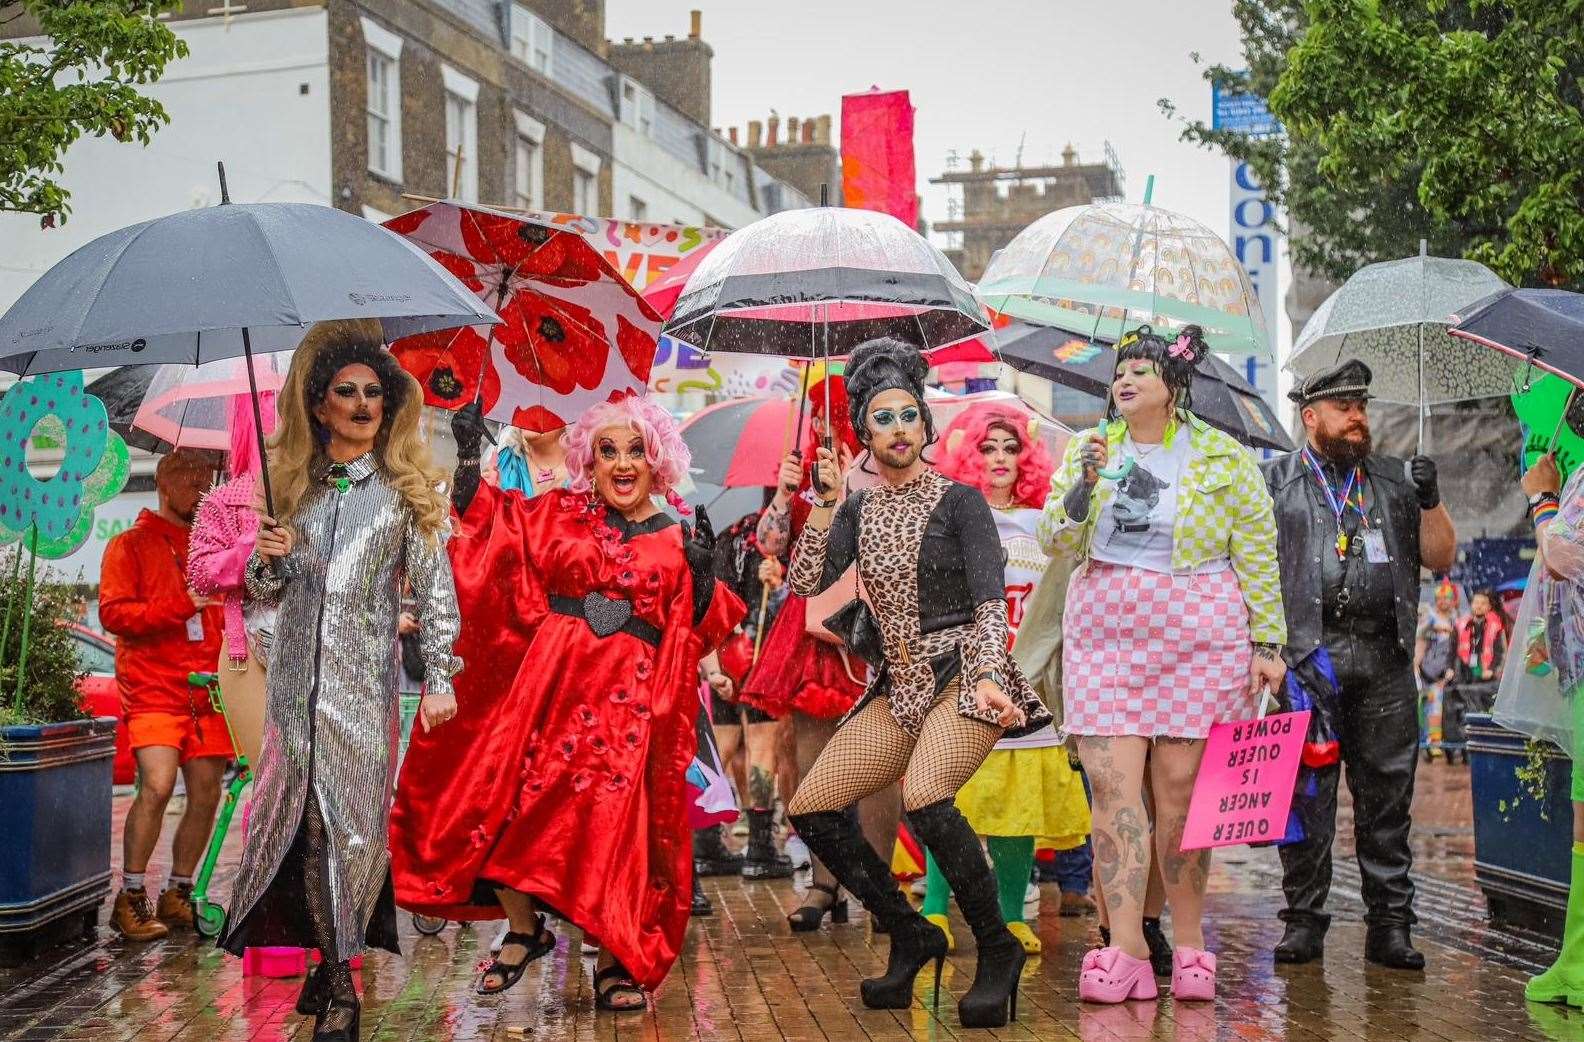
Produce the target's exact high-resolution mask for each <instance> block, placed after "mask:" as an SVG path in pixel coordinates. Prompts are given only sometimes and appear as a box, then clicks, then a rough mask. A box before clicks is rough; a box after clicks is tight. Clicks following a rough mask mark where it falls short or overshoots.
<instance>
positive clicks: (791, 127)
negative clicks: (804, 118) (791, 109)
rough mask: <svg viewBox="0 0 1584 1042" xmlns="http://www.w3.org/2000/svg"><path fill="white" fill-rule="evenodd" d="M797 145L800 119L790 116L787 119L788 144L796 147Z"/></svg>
mask: <svg viewBox="0 0 1584 1042" xmlns="http://www.w3.org/2000/svg"><path fill="white" fill-rule="evenodd" d="M797 143H798V118H797V117H796V116H788V117H787V144H789V145H795V144H797Z"/></svg>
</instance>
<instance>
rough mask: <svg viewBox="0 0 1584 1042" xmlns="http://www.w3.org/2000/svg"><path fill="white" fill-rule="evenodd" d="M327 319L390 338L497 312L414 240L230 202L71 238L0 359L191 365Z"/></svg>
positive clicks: (3, 332)
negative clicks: (363, 325) (356, 323)
mask: <svg viewBox="0 0 1584 1042" xmlns="http://www.w3.org/2000/svg"><path fill="white" fill-rule="evenodd" d="M336 318H377V319H379V320H380V323H381V325H382V326H383V327H384V332H385V338H386V340H387V341H389V340H394V339H396V338H398V337H403V336H407V335H409V334H412V333H421V332H426V331H428V330H434V329H446V328H450V327H453V326H457V325H460V324H463V323H485V324H488V323H493V322H497V321H499V319H497V318H496V317H495V315H494V313H493V312H491V311H490V310H489V308H487V307H485V306H484V304H483V303H482V302H480V301H479V299H478V298H477V297H475V296H474V295H473V294H471V293H469V292H468V291H467V290H466V289H464V288H463V287H462V285H461V284H460V283H458V282H457V280H456V279H455V278H454V277H453V276H451V275H450V274H449V273H447V272H446V271H445V270H444V269H443V268H441V267H440V266H439V265H438V264H436V263H435V262H434V261H432V260H430V259H429V258H428V257H426V256H425V255H424V253H423V251H422V250H419V249H417V248H416V247H415V246H413V245H412V244H411V243H408V242H406V241H404V240H403V239H401V237H399V236H396V235H392V234H390V233H389V232H387V231H385V230H384V229H382V228H380V227H379V226H378V225H374V224H370V223H369V222H368V221H365V220H363V219H362V218H361V217H354V216H353V215H352V214H349V213H346V212H345V211H342V210H336V209H333V208H331V207H328V206H318V205H314V204H310V203H226V204H223V205H220V206H209V207H204V208H202V209H198V210H184V211H182V212H181V213H175V214H171V215H170V216H168V217H160V218H157V219H155V220H152V221H144V222H143V223H142V224H134V225H132V226H130V227H127V228H122V229H120V230H118V231H113V232H110V233H109V234H107V235H102V236H100V237H99V238H97V239H94V240H93V241H92V242H89V243H86V244H85V245H83V246H80V247H78V248H77V249H76V250H74V251H73V252H72V253H71V254H70V255H69V256H67V257H66V258H65V259H64V260H62V261H61V262H60V263H58V264H56V265H55V266H54V267H52V268H50V269H49V270H48V271H46V272H45V273H44V274H43V275H41V276H39V278H38V279H37V280H36V281H35V282H34V283H33V285H31V286H29V287H28V289H27V291H26V292H25V293H23V294H22V296H21V297H20V298H19V299H18V300H17V302H16V303H15V304H13V305H12V306H11V309H10V310H9V311H7V312H6V313H5V316H4V317H3V318H0V369H4V370H7V371H9V372H13V373H17V374H19V375H28V374H31V373H49V372H56V371H60V370H67V369H88V368H93V367H96V366H111V365H127V364H137V365H148V364H151V363H155V362H180V363H184V364H187V365H196V364H198V363H201V362H208V361H212V360H214V359H217V358H232V357H235V356H237V355H240V354H243V353H244V351H245V350H246V349H248V348H249V346H250V347H251V350H253V351H256V352H263V351H283V350H289V349H291V348H294V347H296V346H297V342H298V341H299V340H301V339H302V337H303V334H304V333H306V332H307V327H308V326H309V325H311V324H313V323H314V322H318V321H321V320H323V319H336ZM244 331H246V333H247V337H246V339H247V340H248V342H249V343H248V344H244V342H243V341H244V335H243V333H244Z"/></svg>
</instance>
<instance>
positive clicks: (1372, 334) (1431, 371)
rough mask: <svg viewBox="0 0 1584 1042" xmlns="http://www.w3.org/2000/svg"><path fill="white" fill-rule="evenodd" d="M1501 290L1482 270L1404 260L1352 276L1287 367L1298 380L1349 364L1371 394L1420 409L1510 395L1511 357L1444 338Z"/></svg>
mask: <svg viewBox="0 0 1584 1042" xmlns="http://www.w3.org/2000/svg"><path fill="white" fill-rule="evenodd" d="M1506 288H1507V284H1506V283H1505V282H1503V281H1502V280H1501V279H1499V278H1497V277H1496V275H1495V274H1494V273H1493V272H1492V271H1491V270H1490V269H1489V268H1487V267H1485V266H1484V265H1483V264H1476V263H1475V262H1473V261H1466V260H1448V259H1446V258H1444V257H1426V256H1419V257H1409V258H1407V259H1405V260H1395V261H1385V262H1382V263H1380V264H1369V265H1366V266H1364V267H1362V268H1360V269H1359V270H1358V271H1356V272H1354V273H1353V275H1352V276H1351V277H1349V278H1348V280H1347V281H1346V282H1344V283H1343V284H1342V286H1341V288H1340V289H1338V290H1337V291H1336V292H1335V293H1333V294H1331V295H1330V296H1329V297H1327V298H1326V300H1325V303H1323V304H1321V305H1320V307H1319V308H1318V309H1317V310H1316V311H1315V313H1314V315H1312V316H1311V317H1310V319H1309V321H1308V322H1307V323H1305V324H1304V327H1303V331H1302V332H1300V333H1299V334H1298V339H1297V340H1296V341H1294V342H1293V349H1292V355H1291V356H1290V358H1289V359H1288V362H1287V368H1288V369H1290V370H1291V371H1292V372H1293V373H1294V374H1295V375H1296V376H1298V377H1299V378H1300V379H1302V378H1304V377H1308V376H1312V375H1313V374H1314V373H1317V372H1319V371H1320V370H1322V369H1328V368H1330V367H1331V366H1334V365H1336V364H1337V363H1338V362H1341V361H1343V360H1345V359H1350V358H1356V359H1358V360H1359V361H1361V362H1363V363H1364V364H1365V365H1368V366H1369V367H1370V370H1371V372H1373V374H1374V379H1373V380H1371V381H1370V393H1371V394H1373V395H1374V396H1375V397H1376V398H1379V399H1381V400H1382V401H1387V402H1396V403H1397V404H1399V405H1412V406H1415V407H1417V408H1419V409H1421V410H1424V409H1428V408H1429V407H1430V406H1432V405H1440V404H1444V403H1447V402H1459V401H1467V400H1469V399H1472V398H1499V397H1501V396H1502V395H1505V394H1510V393H1512V388H1513V381H1512V378H1513V370H1514V369H1516V368H1517V363H1516V362H1515V361H1513V360H1512V359H1511V358H1505V357H1503V356H1502V355H1500V354H1497V353H1495V352H1492V351H1487V350H1484V349H1482V348H1480V347H1479V346H1477V345H1475V344H1473V343H1470V342H1468V341H1466V340H1460V339H1456V338H1454V337H1452V336H1450V335H1449V334H1448V332H1447V330H1448V327H1449V326H1450V325H1451V322H1452V315H1453V313H1454V312H1456V311H1458V310H1459V309H1461V308H1465V307H1467V306H1468V305H1469V304H1472V303H1473V302H1475V301H1477V300H1480V299H1482V298H1484V297H1486V296H1489V295H1490V294H1492V293H1495V292H1498V291H1500V290H1503V289H1506Z"/></svg>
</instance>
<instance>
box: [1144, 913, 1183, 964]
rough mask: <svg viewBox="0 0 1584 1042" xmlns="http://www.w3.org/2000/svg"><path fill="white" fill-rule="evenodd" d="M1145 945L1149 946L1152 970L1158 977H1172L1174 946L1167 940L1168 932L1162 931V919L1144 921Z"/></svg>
mask: <svg viewBox="0 0 1584 1042" xmlns="http://www.w3.org/2000/svg"><path fill="white" fill-rule="evenodd" d="M1144 943H1145V944H1147V945H1149V953H1150V969H1152V970H1154V971H1155V976H1157V977H1170V976H1171V975H1172V970H1173V969H1175V968H1176V967H1174V966H1173V965H1172V945H1171V942H1170V941H1168V940H1167V939H1166V931H1165V930H1163V929H1161V924H1160V917H1159V916H1156V917H1155V918H1149V917H1146V918H1145V919H1144Z"/></svg>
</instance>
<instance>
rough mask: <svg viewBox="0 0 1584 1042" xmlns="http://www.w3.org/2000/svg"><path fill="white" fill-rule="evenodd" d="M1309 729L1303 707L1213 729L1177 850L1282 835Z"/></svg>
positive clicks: (1262, 841)
mask: <svg viewBox="0 0 1584 1042" xmlns="http://www.w3.org/2000/svg"><path fill="white" fill-rule="evenodd" d="M1308 732H1309V711H1308V710H1307V709H1306V710H1304V711H1303V712H1301V713H1275V714H1272V715H1270V716H1267V717H1264V718H1262V719H1259V720H1243V721H1240V722H1238V723H1227V724H1216V725H1215V726H1214V727H1212V728H1211V729H1210V738H1209V740H1208V741H1206V742H1205V752H1204V759H1203V760H1202V761H1200V764H1199V777H1198V779H1197V780H1196V781H1195V782H1194V790H1193V801H1192V802H1191V803H1190V804H1189V805H1188V824H1187V825H1186V826H1185V827H1184V828H1183V840H1182V849H1184V850H1201V849H1203V848H1205V847H1227V846H1234V845H1236V844H1239V843H1268V842H1271V841H1273V840H1278V839H1281V838H1282V836H1283V835H1285V834H1286V832H1287V811H1288V810H1289V809H1290V808H1291V807H1292V798H1293V785H1294V783H1295V782H1296V781H1297V780H1298V761H1299V757H1300V756H1301V755H1302V753H1303V744H1304V736H1305V735H1306V734H1308Z"/></svg>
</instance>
